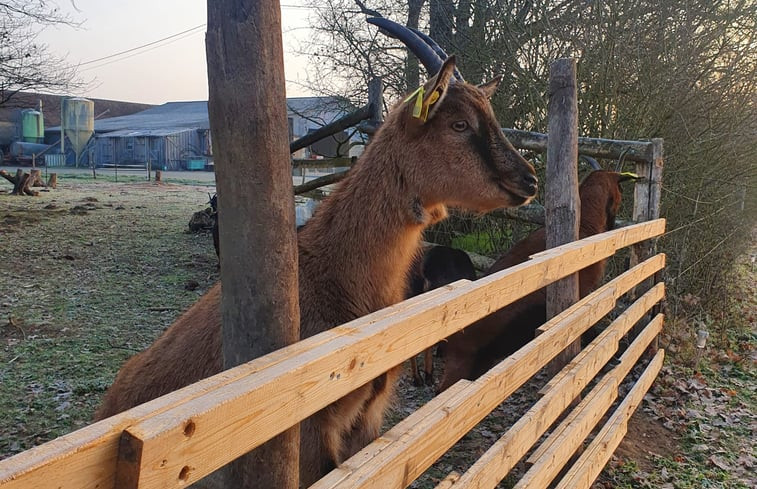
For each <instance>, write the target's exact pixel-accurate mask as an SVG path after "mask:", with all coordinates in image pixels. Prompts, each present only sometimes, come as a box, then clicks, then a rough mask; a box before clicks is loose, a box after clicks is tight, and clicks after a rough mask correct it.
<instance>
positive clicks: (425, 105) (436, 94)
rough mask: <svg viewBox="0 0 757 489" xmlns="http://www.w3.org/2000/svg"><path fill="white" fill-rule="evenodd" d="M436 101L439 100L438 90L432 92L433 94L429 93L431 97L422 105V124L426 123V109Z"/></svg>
mask: <svg viewBox="0 0 757 489" xmlns="http://www.w3.org/2000/svg"><path fill="white" fill-rule="evenodd" d="M437 100H439V91H438V90H434V92H433V93H431V95H430V96H429V97H428V100H427V101H426V103H425V104H424V105H423V110H422V111H421V117H420V119H421V120H422V121H423V122H426V120H427V119H428V109H429V107H431V106H432V105H434V104H435V103H436V101H437Z"/></svg>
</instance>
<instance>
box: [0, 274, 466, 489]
mask: <svg viewBox="0 0 757 489" xmlns="http://www.w3.org/2000/svg"><path fill="white" fill-rule="evenodd" d="M467 283H470V282H469V281H467V280H462V281H459V282H457V283H455V284H451V285H448V286H446V287H447V288H442V289H435V290H432V291H430V292H427V293H425V294H422V295H419V296H417V297H413V298H412V299H409V300H407V301H404V302H402V303H401V304H398V305H397V306H396V307H394V308H392V309H391V310H388V311H377V312H375V313H372V314H370V315H368V316H365V317H364V318H363V319H365V320H368V321H371V322H376V321H378V320H381V319H386V318H387V317H391V315H395V314H400V313H402V312H403V311H406V310H407V309H410V308H413V307H417V306H420V305H422V304H425V303H429V302H431V301H435V300H436V299H438V298H439V297H441V296H443V295H445V294H446V293H447V292H448V291H449V290H452V289H455V288H457V287H462V286H464V285H465V284H467ZM387 314H389V315H390V316H387ZM350 334H352V330H351V329H350V328H343V327H337V328H333V329H331V330H329V331H327V332H326V333H324V334H322V335H318V336H313V337H311V338H308V339H306V340H303V341H300V342H298V343H296V344H294V345H290V346H288V347H286V348H283V349H280V350H277V351H276V352H273V353H271V354H270V355H266V356H265V357H261V358H259V359H256V360H253V361H251V362H249V363H246V364H245V365H243V366H240V367H239V368H236V369H232V370H227V371H225V372H222V373H220V374H218V375H216V376H213V377H210V378H208V379H204V380H202V381H200V382H197V383H195V384H192V385H190V386H187V387H185V388H184V389H181V390H178V391H175V392H172V393H170V394H168V395H166V396H163V397H160V398H158V399H155V400H153V401H150V402H148V403H145V404H142V405H140V406H137V407H135V408H133V409H130V410H128V411H125V412H123V413H120V414H118V415H116V416H113V417H110V418H108V419H105V420H102V421H99V422H97V423H94V424H92V425H90V426H87V427H84V428H82V429H80V430H77V431H74V432H72V433H69V434H67V435H64V436H61V437H59V438H56V439H55V440H51V441H49V442H47V443H45V444H43V445H40V446H38V447H34V448H32V449H30V450H27V451H25V452H22V453H19V454H17V455H14V456H12V457H9V458H6V459H4V460H0V486H2V488H3V489H28V488H30V487H34V488H35V489H79V488H82V489H85V488H109V487H113V486H114V484H115V479H114V474H115V469H116V459H117V456H118V442H119V439H120V437H121V433H122V432H123V430H125V429H126V428H127V427H128V426H130V425H133V424H136V423H138V422H139V421H141V420H144V419H147V418H149V417H150V416H154V415H156V414H158V413H161V412H164V411H166V410H167V409H170V408H173V407H175V406H177V405H178V404H180V403H182V402H187V401H189V400H191V399H194V398H196V397H198V396H200V395H202V394H205V393H207V392H208V391H210V390H213V389H217V388H218V387H220V386H221V385H225V384H228V383H230V382H233V381H235V380H237V379H239V378H240V377H243V376H245V375H252V374H254V373H255V372H257V371H259V370H261V369H263V368H266V367H271V366H273V365H276V364H277V363H279V362H281V361H283V360H285V359H287V358H291V357H293V356H296V355H302V354H304V353H306V352H308V351H310V350H312V349H313V348H315V347H317V346H319V345H323V344H325V343H328V342H329V341H332V340H333V339H334V338H337V337H339V336H344V335H350Z"/></svg>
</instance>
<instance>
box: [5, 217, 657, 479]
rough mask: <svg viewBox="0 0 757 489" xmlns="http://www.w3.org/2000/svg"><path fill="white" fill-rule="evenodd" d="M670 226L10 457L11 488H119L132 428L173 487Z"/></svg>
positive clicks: (258, 363)
mask: <svg viewBox="0 0 757 489" xmlns="http://www.w3.org/2000/svg"><path fill="white" fill-rule="evenodd" d="M664 229H665V221H664V220H662V219H660V220H656V221H651V222H646V223H642V224H637V225H633V226H628V227H626V228H622V229H619V230H614V231H611V232H609V233H605V234H603V235H596V236H592V237H591V238H587V239H585V240H582V241H580V242H574V243H570V244H567V245H563V246H561V247H558V248H556V249H553V250H548V251H545V252H542V253H538V254H536V255H534V256H533V257H532V259H531V261H529V262H526V263H523V264H521V265H518V266H517V267H513V268H511V269H508V270H503V271H502V272H498V273H496V274H493V275H491V276H488V277H485V278H483V279H480V280H477V281H476V282H474V283H465V282H462V283H458V284H456V285H451V286H447V287H445V288H443V289H438V290H437V291H433V292H430V293H427V294H424V295H422V296H418V297H416V298H413V299H411V300H409V301H405V302H403V303H401V304H398V305H396V306H392V307H391V308H387V309H384V310H381V311H377V312H375V313H372V314H369V315H368V316H365V317H363V318H360V319H358V320H355V321H353V322H350V323H347V324H345V325H342V326H339V327H337V328H334V329H332V330H330V331H327V332H324V333H322V334H319V335H316V336H314V337H311V338H308V339H306V340H304V341H302V342H299V343H297V344H295V345H292V346H290V347H287V348H285V349H283V350H279V351H277V352H274V353H271V354H269V355H266V356H265V357H262V358H259V359H256V360H253V361H252V362H249V363H247V364H244V365H241V366H239V367H236V368H234V369H231V370H228V371H226V372H223V373H221V374H218V375H216V376H213V377H210V378H208V379H205V380H203V381H201V382H199V383H196V384H193V385H191V386H188V387H186V388H184V389H182V390H179V391H176V392H174V393H171V394H169V395H167V396H164V397H161V398H158V399H156V400H154V401H151V402H150V403H147V404H144V405H141V406H138V407H137V408H134V409H132V410H129V411H126V412H124V413H122V414H120V415H118V416H114V417H112V418H109V419H107V420H104V421H101V422H99V423H96V424H94V425H92V426H89V427H87V428H84V429H82V430H79V431H76V432H74V433H71V434H69V435H66V436H64V437H61V438H58V439H56V440H53V441H51V442H49V443H46V444H44V445H42V446H40V447H37V448H35V449H32V450H29V451H27V452H24V453H22V454H19V455H16V456H14V457H11V458H9V459H6V460H2V461H0V483H2V484H3V489H20V488H27V487H38V488H43V489H47V488H66V489H68V488H71V489H73V488H95V487H100V488H103V487H112V486H113V484H114V479H113V477H114V473H115V460H116V453H117V450H118V440H119V437H120V433H121V431H122V430H123V429H125V428H127V427H131V428H130V429H129V431H130V433H131V434H132V435H136V436H137V438H139V439H140V440H144V441H146V442H147V445H146V448H147V449H148V451H149V452H150V453H143V454H142V460H143V467H142V470H144V471H145V472H144V474H141V475H140V477H145V478H149V479H150V480H152V481H153V482H155V483H156V484H164V485H163V487H175V484H176V483H177V474H179V472H180V471H181V469H182V468H183V467H184V466H193V467H196V468H197V469H196V470H195V471H193V478H192V479H190V482H191V481H193V480H196V478H199V477H201V474H207V473H210V472H211V471H212V470H215V469H216V468H218V467H220V466H221V465H223V464H224V463H226V462H228V461H229V460H232V459H233V458H234V457H235V456H236V455H237V454H239V453H240V452H241V453H243V452H244V451H246V450H249V449H251V448H254V446H256V444H259V443H261V442H262V441H265V440H267V439H268V438H270V437H271V436H273V435H275V434H276V433H278V432H281V431H282V430H284V429H286V428H288V427H289V426H291V424H290V423H295V422H297V421H299V420H301V419H303V418H304V417H306V416H308V415H309V414H311V413H312V412H314V411H315V410H318V409H320V408H321V407H323V406H325V405H327V404H329V403H331V402H333V401H334V400H335V399H338V398H339V397H341V396H343V395H344V394H346V393H347V392H349V391H350V390H352V389H353V388H354V387H357V386H358V385H362V384H363V383H365V382H367V381H368V380H370V379H371V378H373V377H375V376H376V375H378V374H379V373H380V372H383V371H385V370H387V369H389V368H391V367H393V366H394V365H397V364H399V363H401V362H402V361H404V360H406V359H407V358H409V357H410V356H412V355H415V354H417V353H418V352H420V351H423V350H424V349H426V348H428V347H429V346H431V345H433V344H435V343H437V342H438V341H440V340H441V339H443V338H445V337H446V336H448V335H450V334H452V333H454V332H456V331H458V330H459V329H461V328H463V327H465V326H467V325H468V324H470V323H471V322H473V321H475V320H477V319H480V318H481V317H483V316H485V315H487V314H489V313H490V312H491V311H493V310H495V309H498V308H501V307H504V306H505V305H507V304H509V303H511V302H512V301H514V300H517V299H518V298H520V297H523V296H524V295H526V294H528V293H530V292H532V291H534V290H537V289H539V288H541V287H543V286H545V285H546V284H547V283H549V282H550V281H552V280H555V279H556V278H560V277H561V276H564V275H566V274H569V273H573V272H575V271H577V270H580V269H581V268H583V267H585V266H587V264H589V263H592V262H594V261H597V260H601V259H603V258H606V257H607V256H610V255H612V254H613V253H614V252H615V251H616V250H618V249H620V248H623V247H626V246H629V245H632V244H633V243H636V242H638V241H641V240H644V239H648V238H651V237H653V236H657V235H659V234H661V233H662V232H664ZM542 341H544V340H542ZM353 360H355V363H354V366H353V367H351V366H352V365H353ZM311 367H312V369H311ZM511 368H512V367H511ZM332 373H333V374H334V375H333V377H332V375H331V374H332ZM251 407H254V409H251ZM189 419H192V420H194V421H195V423H196V429H195V432H194V434H193V436H192V437H191V441H189V440H187V439H186V437H185V435H184V433H183V431H184V424H185V423H186V421H187V420H189ZM248 422H249V423H251V424H248ZM206 440H207V441H209V444H208V450H207V451H206V450H205V449H204V448H202V447H203V446H204V442H205V441H206ZM163 460H166V464H165V466H163V467H161V466H160V465H161V462H162V461H163ZM145 487H148V486H145Z"/></svg>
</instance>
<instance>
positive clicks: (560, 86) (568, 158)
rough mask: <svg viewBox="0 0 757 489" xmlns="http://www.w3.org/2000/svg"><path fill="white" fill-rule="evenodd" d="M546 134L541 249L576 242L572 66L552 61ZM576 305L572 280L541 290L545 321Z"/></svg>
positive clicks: (575, 347) (576, 346) (573, 349)
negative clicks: (544, 244) (544, 239)
mask: <svg viewBox="0 0 757 489" xmlns="http://www.w3.org/2000/svg"><path fill="white" fill-rule="evenodd" d="M548 116H549V124H548V127H549V132H548V139H547V182H546V200H545V204H546V205H545V206H544V207H545V211H546V216H545V217H546V228H547V248H548V249H549V248H554V247H555V246H560V245H562V244H565V243H570V242H571V241H576V240H577V239H578V226H579V220H580V212H581V211H580V201H579V197H578V96H577V91H576V61H575V60H574V59H566V58H562V59H558V60H556V61H555V62H553V63H552V65H551V66H550V69H549V108H548ZM578 299H579V289H578V274H573V275H571V276H568V277H565V278H564V279H562V280H559V281H557V282H554V283H553V284H551V285H549V286H547V318H548V319H549V318H552V317H554V316H556V315H557V314H559V313H560V312H562V311H564V310H565V309H566V308H568V307H569V306H571V305H572V304H574V303H575V302H577V301H578ZM580 350H581V340H580V339H579V340H576V342H574V343H573V344H572V345H570V346H569V347H568V348H566V349H565V351H564V352H563V353H562V354H561V355H560V356H558V357H557V359H556V361H555V362H554V363H553V369H555V370H557V369H559V368H557V367H560V368H561V367H562V366H563V365H565V364H566V363H568V361H569V360H570V359H571V358H573V357H574V356H575V355H576V354H578V352H579V351H580Z"/></svg>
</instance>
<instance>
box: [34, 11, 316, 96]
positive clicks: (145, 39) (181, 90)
mask: <svg viewBox="0 0 757 489" xmlns="http://www.w3.org/2000/svg"><path fill="white" fill-rule="evenodd" d="M57 1H58V5H59V6H60V8H61V9H62V10H64V11H67V12H70V13H71V16H72V17H73V18H74V19H76V20H79V21H83V22H84V24H83V26H82V27H81V28H79V29H72V28H65V27H60V28H48V29H46V30H45V31H44V32H43V33H42V34H41V36H40V37H41V40H42V41H43V42H45V43H46V44H48V45H49V47H50V49H51V50H52V51H53V52H55V53H57V54H60V55H65V56H66V57H67V59H68V61H69V62H70V63H72V64H78V63H82V65H81V66H80V68H79V69H80V73H81V75H82V78H83V79H85V80H93V81H92V83H90V88H89V89H88V90H86V91H85V92H82V93H75V94H72V95H77V96H85V97H93V98H104V99H112V100H126V101H130V102H144V103H151V104H161V103H164V102H169V101H177V100H207V98H208V86H207V69H206V63H205V30H206V29H205V27H204V24H205V22H206V21H207V10H206V9H207V4H206V0H151V1H148V0H125V1H119V2H113V1H107V0H106V1H103V0H75V1H74V3H73V5H72V3H71V1H70V0H57ZM281 3H282V23H283V30H284V67H285V75H286V79H287V96H290V97H291V96H302V95H309V93H307V92H306V91H305V90H304V89H303V88H301V87H300V86H298V84H297V80H303V79H304V78H305V63H306V59H304V58H302V57H297V56H295V55H294V54H293V51H294V49H295V47H296V45H297V44H298V42H300V41H301V40H303V39H306V38H307V33H308V31H307V25H308V21H307V17H308V9H306V8H298V7H299V6H301V5H302V3H303V2H302V0H282V2H281ZM74 5H75V7H74ZM75 9H78V11H77V10H75ZM193 28H194V30H191V29H193ZM185 31H187V32H185ZM182 32H185V33H184V34H181V35H179V36H176V37H173V38H171V39H167V40H165V41H162V42H159V43H156V44H153V45H151V46H147V47H144V48H142V49H137V50H134V51H131V52H129V53H125V54H123V55H120V56H116V57H109V56H111V55H113V54H116V53H120V52H122V51H127V50H130V49H133V48H137V47H139V46H143V45H145V44H148V43H153V42H154V41H158V40H161V39H164V38H167V37H169V36H174V35H176V34H178V33H182ZM100 58H107V59H104V60H102V61H94V60H98V59H100Z"/></svg>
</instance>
